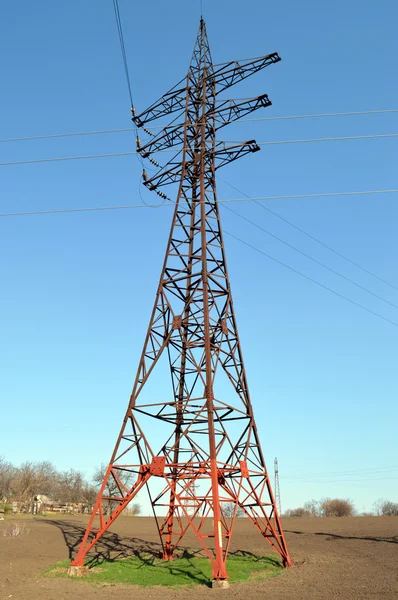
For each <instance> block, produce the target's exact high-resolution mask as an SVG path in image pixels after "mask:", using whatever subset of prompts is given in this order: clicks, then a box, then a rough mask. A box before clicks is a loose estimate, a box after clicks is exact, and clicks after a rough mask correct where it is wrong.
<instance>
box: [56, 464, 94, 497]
mask: <svg viewBox="0 0 398 600" xmlns="http://www.w3.org/2000/svg"><path fill="white" fill-rule="evenodd" d="M85 485H86V483H85V481H84V475H83V474H82V473H81V472H80V471H75V470H74V469H69V471H63V472H62V473H59V474H58V477H57V489H56V492H55V496H56V497H54V500H57V501H58V502H62V503H71V504H77V503H79V502H82V495H83V488H84V486H85Z"/></svg>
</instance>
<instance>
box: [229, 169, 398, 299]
mask: <svg viewBox="0 0 398 600" xmlns="http://www.w3.org/2000/svg"><path fill="white" fill-rule="evenodd" d="M218 179H220V180H221V181H223V182H224V183H226V184H227V185H228V186H229V187H231V188H232V189H234V190H236V191H237V192H239V193H240V194H243V196H245V197H246V198H250V196H248V195H247V194H245V192H243V191H242V190H240V189H239V188H237V187H235V186H234V185H232V184H231V183H229V182H228V181H226V180H225V179H222V178H221V177H220V176H218ZM253 202H254V203H255V204H258V206H261V208H262V209H263V210H266V211H268V212H269V213H271V214H272V215H274V216H275V217H277V218H278V219H280V220H281V221H284V222H285V223H287V224H288V225H290V226H291V227H294V229H297V231H300V233H302V234H304V235H306V236H307V237H308V238H310V239H311V240H313V241H314V242H317V244H320V245H321V246H323V247H324V248H327V249H328V250H330V251H331V252H333V253H334V254H336V255H337V256H339V257H340V258H343V259H344V260H346V261H347V262H349V263H351V264H352V265H354V266H355V267H357V268H358V269H361V271H364V272H365V273H367V274H368V275H371V276H372V277H374V278H375V279H378V280H379V281H381V282H383V283H385V284H386V285H388V286H390V287H391V288H393V289H394V290H397V291H398V287H397V286H395V285H393V284H392V283H390V282H389V281H386V280H385V279H383V278H382V277H379V275H376V274H375V273H373V272H372V271H369V270H368V269H365V267H362V266H361V265H360V264H358V263H357V262H355V261H353V260H351V259H350V258H348V256H345V255H344V254H341V252H338V251H337V250H335V249H334V248H332V247H331V246H329V245H328V244H325V243H324V242H322V241H321V240H319V239H318V238H316V237H315V236H313V235H311V234H310V233H308V232H307V231H305V230H304V229H301V227H298V226H297V225H295V224H294V223H292V222H291V221H289V220H288V219H286V218H285V217H282V216H281V215H279V214H278V213H276V212H275V211H273V210H271V209H270V208H268V207H267V206H264V205H263V204H262V203H261V202H258V201H257V200H255V199H253Z"/></svg>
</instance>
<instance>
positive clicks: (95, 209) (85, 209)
mask: <svg viewBox="0 0 398 600" xmlns="http://www.w3.org/2000/svg"><path fill="white" fill-rule="evenodd" d="M232 187H233V186H232ZM396 193H398V189H396V190H364V191H359V192H330V193H324V194H295V195H287V196H264V197H258V198H251V197H250V196H247V197H246V198H226V199H224V200H218V202H219V203H221V204H227V203H231V202H256V201H268V200H286V199H289V198H292V199H301V198H327V197H336V196H357V195H370V194H396ZM174 205H175V202H168V203H167V204H164V203H163V202H162V203H161V204H146V205H145V206H143V205H142V204H124V205H119V206H93V207H91V206H89V207H82V208H60V209H50V210H37V211H22V212H13V213H0V217H19V216H26V215H49V214H57V213H61V214H62V213H76V212H98V211H108V210H131V209H136V208H162V207H171V206H174ZM180 205H181V206H185V205H186V203H185V202H180ZM393 287H394V286H393Z"/></svg>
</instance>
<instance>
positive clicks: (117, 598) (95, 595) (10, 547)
mask: <svg viewBox="0 0 398 600" xmlns="http://www.w3.org/2000/svg"><path fill="white" fill-rule="evenodd" d="M86 521H87V517H84V516H73V517H67V516H62V517H59V518H40V517H36V518H34V519H29V520H25V521H24V523H25V524H26V527H27V528H28V529H29V532H28V533H27V534H26V532H25V534H22V535H19V536H15V537H9V536H3V535H2V533H3V530H4V529H5V527H7V526H8V527H9V521H8V522H7V521H5V522H2V523H0V600H5V599H10V600H55V599H56V600H66V599H72V598H73V599H76V600H83V599H84V600H109V599H110V598H112V600H121V599H122V598H123V599H124V600H125V598H126V594H128V595H129V597H130V596H131V597H134V599H135V600H144V599H145V600H147V599H149V598H151V599H153V600H172V599H176V600H179V599H181V600H182V599H183V598H186V597H187V596H188V595H189V597H190V600H199V599H200V598H203V597H204V595H211V596H212V597H215V598H219V597H220V598H221V597H223V598H225V597H226V596H228V598H233V599H235V600H238V599H239V600H240V599H244V600H252V599H253V600H257V599H258V600H259V599H260V598H261V599H264V600H271V599H272V600H286V599H290V598H292V599H293V598H294V600H332V599H333V600H334V599H335V598H344V599H345V600H351V599H354V600H355V599H359V598H360V599H361V600H366V599H369V600H370V599H372V600H374V599H378V598H380V599H383V600H384V599H385V600H387V599H388V600H390V599H391V600H393V599H395V600H396V599H398V518H397V517H370V518H369V517H356V518H341V519H334V518H323V519H315V518H312V519H297V518H296V519H294V518H288V519H284V521H283V525H284V529H285V532H286V538H287V542H288V545H289V550H290V553H291V555H292V557H293V560H294V562H295V565H296V566H295V567H294V568H292V569H287V570H285V571H284V572H283V573H282V574H281V575H280V576H278V577H274V578H271V579H267V580H265V581H263V582H256V581H253V582H248V583H239V584H233V585H231V587H230V588H229V590H228V591H225V590H210V589H208V588H205V587H203V586H202V587H197V588H189V590H188V589H187V588H185V589H184V588H171V589H170V588H159V587H154V588H139V587H134V588H131V587H129V588H126V587H122V586H112V587H102V588H98V587H96V588H94V587H92V586H91V585H90V584H88V583H85V582H81V581H76V580H74V579H50V578H45V577H43V575H42V573H43V570H44V569H46V568H48V567H50V566H51V565H53V564H54V563H55V562H57V561H60V560H65V559H68V558H69V557H70V556H72V555H73V554H74V553H75V551H76V548H77V547H78V544H79V541H80V539H81V536H82V534H83V531H84V528H85V523H86ZM26 531H27V530H26ZM186 543H187V545H191V546H192V547H195V546H196V544H195V541H194V539H193V538H192V537H190V538H187V540H186ZM158 549H159V545H158V539H157V532H156V529H155V526H154V522H153V520H152V519H150V518H146V517H138V518H137V517H136V518H131V517H119V519H118V521H117V522H116V523H115V524H114V525H113V527H112V532H108V534H106V540H105V543H104V544H103V545H102V547H101V550H102V552H103V554H104V555H105V556H107V555H108V554H109V553H111V554H112V555H113V556H114V555H115V553H116V554H120V555H121V556H125V555H128V554H129V553H131V551H132V550H134V551H137V550H138V551H140V550H142V551H144V552H145V551H148V550H149V551H156V550H158ZM268 549H269V546H268V544H266V542H265V541H264V539H263V538H262V537H261V536H260V534H259V533H258V532H257V531H256V530H255V529H254V527H253V526H252V525H251V524H250V522H248V520H247V519H238V520H237V523H236V526H235V531H234V542H233V548H232V551H233V552H234V551H237V550H244V551H247V552H251V553H253V554H257V555H264V554H267V553H268Z"/></svg>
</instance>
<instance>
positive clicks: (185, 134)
mask: <svg viewBox="0 0 398 600" xmlns="http://www.w3.org/2000/svg"><path fill="white" fill-rule="evenodd" d="M280 60H281V59H280V57H279V55H278V53H276V52H274V53H272V54H266V55H264V56H260V57H257V58H253V59H245V60H235V61H230V62H226V63H221V64H213V62H212V57H211V53H210V47H209V42H208V38H207V32H206V24H205V22H204V20H203V18H201V20H200V25H199V32H198V35H197V38H196V41H195V46H194V50H193V54H192V58H191V62H190V66H189V71H188V73H187V75H186V77H185V78H184V79H182V80H180V81H179V82H178V83H177V84H176V85H175V86H173V87H172V88H171V89H170V90H169V91H167V92H166V93H165V94H164V95H163V96H162V97H161V98H159V99H158V100H157V101H156V102H154V103H153V104H151V106H149V108H147V109H146V110H144V111H142V112H141V113H139V114H137V112H136V110H135V108H134V107H132V115H133V116H132V119H133V121H134V123H135V125H136V126H137V127H139V128H142V129H143V132H144V135H145V139H144V141H141V139H140V138H139V137H137V150H138V152H139V153H140V155H141V156H142V158H147V159H149V161H150V162H151V163H152V165H154V166H155V167H157V168H158V171H157V172H156V173H155V174H154V175H152V176H151V177H148V175H147V172H146V170H145V169H144V171H143V182H144V185H145V186H146V187H147V188H148V189H149V190H153V191H156V192H157V193H158V194H159V196H161V197H162V198H166V196H165V194H164V193H163V192H160V191H159V190H158V188H159V187H162V186H165V185H169V184H172V183H178V182H179V180H180V178H181V174H182V165H183V164H184V168H185V167H186V166H187V164H188V163H187V160H188V161H189V158H190V157H189V156H188V157H187V156H186V155H185V159H184V158H183V155H184V153H185V152H186V151H187V150H189V148H188V146H189V144H188V142H187V140H189V139H191V138H193V137H194V136H195V128H197V127H198V125H199V119H200V120H201V121H202V120H204V122H205V123H206V126H205V134H204V141H205V145H204V147H203V148H202V151H204V152H205V153H207V154H208V155H210V154H211V157H209V160H211V162H213V164H214V170H217V169H218V168H220V167H222V166H224V165H226V164H228V163H230V162H232V161H234V160H237V159H238V158H240V157H242V156H245V155H246V154H248V153H250V152H257V151H258V150H260V147H259V146H258V145H257V144H256V142H255V140H249V141H245V142H243V143H241V144H235V145H233V146H231V145H228V144H225V143H224V142H217V143H216V141H215V133H216V131H218V130H219V129H221V128H222V127H225V126H226V125H229V124H230V123H233V122H234V121H237V120H239V119H241V118H242V117H245V116H247V115H249V114H250V113H252V112H254V111H256V110H258V109H259V108H265V107H267V106H271V104H272V103H271V101H270V99H269V97H268V95H267V94H261V95H260V96H256V97H254V98H248V99H244V100H228V99H218V95H219V94H220V93H221V92H223V91H224V90H226V89H228V88H230V87H232V86H233V85H235V84H237V83H240V82H241V81H243V80H244V79H246V78H247V77H250V76H251V75H254V74H255V73H257V72H258V71H261V70H262V69H264V68H266V67H268V66H270V65H272V64H274V63H277V62H279V61H280ZM204 90H206V97H207V101H206V103H205V104H203V110H204V111H205V112H204V113H203V114H202V113H201V114H200V117H199V111H198V106H199V104H200V103H201V102H202V100H201V99H202V98H203V92H204ZM174 113H177V114H176V115H174ZM169 116H170V117H171V118H172V119H173V120H172V121H171V123H169V124H167V125H165V126H164V127H163V128H162V129H161V130H160V131H159V132H158V133H157V134H156V135H154V134H153V133H152V132H151V131H150V130H149V129H148V128H147V127H146V126H147V125H149V124H150V123H151V122H153V121H156V120H158V119H162V120H163V122H164V119H165V118H167V117H169ZM170 150H171V151H172V150H174V151H175V155H174V157H173V158H171V159H170V160H168V159H167V160H166V162H165V163H164V164H163V165H161V164H160V163H159V162H158V160H161V159H162V158H163V156H164V155H163V156H161V159H158V156H157V157H156V158H157V159H156V160H155V159H154V158H153V154H155V153H156V154H158V153H160V152H168V151H170ZM166 156H167V155H166Z"/></svg>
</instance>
